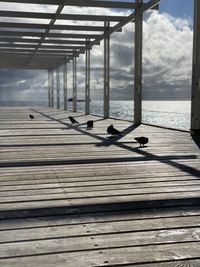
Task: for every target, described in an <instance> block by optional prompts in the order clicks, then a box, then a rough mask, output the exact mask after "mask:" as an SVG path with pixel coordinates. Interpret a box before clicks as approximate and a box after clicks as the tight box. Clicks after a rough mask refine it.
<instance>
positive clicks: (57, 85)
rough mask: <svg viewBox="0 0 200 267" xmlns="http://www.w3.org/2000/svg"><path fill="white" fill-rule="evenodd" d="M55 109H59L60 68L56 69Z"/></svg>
mask: <svg viewBox="0 0 200 267" xmlns="http://www.w3.org/2000/svg"><path fill="white" fill-rule="evenodd" d="M56 82H57V84H56V87H57V109H59V108H60V68H59V67H58V68H57V69H56Z"/></svg>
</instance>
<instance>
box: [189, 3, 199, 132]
mask: <svg viewBox="0 0 200 267" xmlns="http://www.w3.org/2000/svg"><path fill="white" fill-rule="evenodd" d="M191 100H192V103H191V104H192V105H191V131H192V132H195V133H198V134H199V133H200V1H199V0H195V1H194V37H193V65H192V99H191Z"/></svg>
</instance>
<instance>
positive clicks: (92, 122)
mask: <svg viewBox="0 0 200 267" xmlns="http://www.w3.org/2000/svg"><path fill="white" fill-rule="evenodd" d="M93 126H94V121H87V129H92V128H93Z"/></svg>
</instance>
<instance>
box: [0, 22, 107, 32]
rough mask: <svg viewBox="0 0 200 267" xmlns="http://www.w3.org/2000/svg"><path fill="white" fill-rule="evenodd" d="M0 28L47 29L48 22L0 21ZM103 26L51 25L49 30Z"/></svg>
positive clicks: (88, 28)
mask: <svg viewBox="0 0 200 267" xmlns="http://www.w3.org/2000/svg"><path fill="white" fill-rule="evenodd" d="M0 28H12V29H13V28H23V29H41V30H43V29H44V30H47V29H48V28H49V25H48V24H39V23H38V24H36V23H15V22H0ZM104 29H105V28H104V27H103V26H85V25H84V26H82V25H52V26H51V28H50V30H69V31H104Z"/></svg>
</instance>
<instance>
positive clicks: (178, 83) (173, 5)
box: [0, 0, 193, 101]
mask: <svg viewBox="0 0 200 267" xmlns="http://www.w3.org/2000/svg"><path fill="white" fill-rule="evenodd" d="M7 8H8V9H9V8H10V7H9V5H8V6H7ZM18 8H20V6H19V5H18ZM50 8H53V7H50ZM0 9H2V8H0ZM69 9H70V10H69ZM45 10H47V7H43V10H42V11H45ZM48 11H49V10H48ZM70 12H71V13H77V12H81V8H79V7H67V13H70ZM88 12H91V11H88ZM92 12H93V13H95V14H98V13H97V10H95V9H93V10H92ZM104 12H105V11H104ZM106 12H109V11H106ZM120 12H122V11H120ZM114 13H115V11H114ZM114 13H113V11H112V14H113V15H114ZM192 24H193V0H163V1H162V2H161V4H160V8H159V11H150V12H146V13H145V15H144V23H143V97H144V99H160V98H162V99H182V98H189V97H190V83H191V64H192V38H193V30H192ZM133 43H134V27H133V23H129V24H128V25H126V26H125V27H124V28H123V31H122V33H114V34H113V35H112V37H111V50H110V51H111V63H110V77H111V79H110V88H111V93H110V94H111V99H112V100H130V99H131V98H132V99H133V87H134V74H133V73H134V45H133ZM61 76H62V73H61ZM61 86H62V84H61ZM77 90H78V98H80V99H82V98H84V90H85V56H84V55H81V56H80V57H79V58H78V60H77ZM71 96H72V64H71V63H70V64H68V97H71ZM91 98H92V99H103V43H101V45H100V46H95V47H93V49H92V51H91ZM0 100H3V101H30V100H31V101H38V100H42V101H47V72H46V71H41V70H40V71H38V70H34V71H33V70H31V71H30V70H7V69H0Z"/></svg>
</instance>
